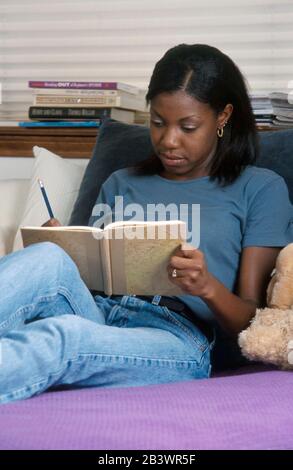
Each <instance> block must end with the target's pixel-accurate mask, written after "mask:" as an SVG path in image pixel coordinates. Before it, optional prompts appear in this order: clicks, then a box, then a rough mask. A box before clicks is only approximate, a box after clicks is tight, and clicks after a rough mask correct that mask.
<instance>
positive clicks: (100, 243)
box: [21, 220, 186, 296]
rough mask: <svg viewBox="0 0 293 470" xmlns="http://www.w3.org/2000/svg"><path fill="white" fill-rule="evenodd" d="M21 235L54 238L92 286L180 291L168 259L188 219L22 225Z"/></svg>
mask: <svg viewBox="0 0 293 470" xmlns="http://www.w3.org/2000/svg"><path fill="white" fill-rule="evenodd" d="M21 235H22V239H23V244H24V246H25V247H26V246H28V245H31V244H32V243H39V242H44V241H50V242H53V243H56V244H57V245H59V246H60V247H61V248H63V249H64V250H65V251H66V252H67V253H68V254H69V256H70V257H71V258H72V259H73V261H74V262H75V263H76V265H77V267H78V269H79V272H80V275H81V277H82V279H83V280H84V282H85V283H86V285H87V287H88V288H89V289H92V290H97V291H103V292H105V293H106V294H107V295H112V294H116V295H125V294H128V295H131V294H137V295H155V294H160V295H172V296H173V295H179V294H182V291H181V289H180V288H179V287H177V286H175V285H174V284H173V283H171V282H170V281H169V279H168V273H167V265H168V263H169V260H170V257H171V256H172V254H173V253H174V251H175V249H176V248H177V247H179V246H180V245H181V243H182V242H185V239H186V224H185V222H182V221H179V220H175V221H166V222H133V221H130V222H114V223H112V224H109V225H107V226H106V227H105V229H104V230H102V229H100V228H95V227H83V226H82V227H78V226H75V227H74V226H69V227H66V226H65V227H23V228H21ZM41 261H42V260H40V262H41Z"/></svg>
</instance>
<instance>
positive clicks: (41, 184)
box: [38, 179, 54, 219]
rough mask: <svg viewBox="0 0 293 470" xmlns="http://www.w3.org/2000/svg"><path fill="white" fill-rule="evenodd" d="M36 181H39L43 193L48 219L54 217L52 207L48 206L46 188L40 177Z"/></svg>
mask: <svg viewBox="0 0 293 470" xmlns="http://www.w3.org/2000/svg"><path fill="white" fill-rule="evenodd" d="M38 183H39V186H40V189H41V191H42V195H43V198H44V201H45V204H46V206H47V209H48V212H49V216H50V219H54V214H53V211H52V208H51V206H50V203H49V199H48V196H47V193H46V190H45V187H44V184H43V181H42V180H40V179H38Z"/></svg>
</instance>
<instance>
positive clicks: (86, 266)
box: [21, 227, 104, 291]
mask: <svg viewBox="0 0 293 470" xmlns="http://www.w3.org/2000/svg"><path fill="white" fill-rule="evenodd" d="M87 229H88V230H83V229H82V230H79V228H78V229H75V228H73V227H23V228H21V234H22V238H23V244H24V246H25V247H26V246H29V245H31V244H33V243H40V242H46V241H49V242H52V243H55V244H56V245H58V246H60V247H61V248H63V250H64V251H66V253H67V254H68V255H69V256H70V257H71V258H72V260H73V261H74V262H75V264H76V265H77V267H78V270H79V272H80V276H81V278H82V279H83V281H84V282H85V284H86V285H87V287H88V288H89V289H93V290H99V291H103V290H104V277H103V272H102V260H101V239H98V238H96V237H95V236H94V235H97V233H96V232H97V231H98V230H97V229H95V230H94V231H93V230H91V228H90V227H87ZM100 232H102V231H101V230H100ZM40 262H41V260H40Z"/></svg>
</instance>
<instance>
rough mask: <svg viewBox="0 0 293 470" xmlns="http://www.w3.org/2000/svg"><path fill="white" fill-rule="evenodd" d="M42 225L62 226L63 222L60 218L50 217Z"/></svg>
mask: <svg viewBox="0 0 293 470" xmlns="http://www.w3.org/2000/svg"><path fill="white" fill-rule="evenodd" d="M42 227H62V224H61V223H60V222H59V220H58V219H49V220H47V222H45V223H44V224H43V225H42Z"/></svg>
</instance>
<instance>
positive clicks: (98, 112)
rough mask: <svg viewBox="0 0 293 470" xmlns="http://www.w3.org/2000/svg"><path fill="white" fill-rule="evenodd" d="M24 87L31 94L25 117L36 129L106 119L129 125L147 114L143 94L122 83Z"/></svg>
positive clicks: (35, 83)
mask: <svg viewBox="0 0 293 470" xmlns="http://www.w3.org/2000/svg"><path fill="white" fill-rule="evenodd" d="M28 86H29V88H30V89H31V90H32V94H33V103H32V106H30V107H29V113H28V115H29V118H30V119H31V120H33V121H34V122H37V121H38V122H40V125H42V124H41V123H43V124H44V121H45V122H48V125H50V123H51V125H52V123H55V125H58V124H57V123H59V125H66V123H67V124H68V125H85V126H89V125H91V124H90V123H92V125H94V123H96V125H98V124H99V123H100V122H101V121H103V119H106V118H112V119H116V120H118V121H122V122H126V123H133V122H135V117H136V113H137V112H138V113H146V111H147V110H146V104H145V91H143V90H140V89H139V88H138V87H135V86H133V85H128V84H125V83H119V82H71V81H68V82H67V81H62V82H60V81H29V82H28ZM20 125H24V126H28V125H30V123H29V122H23V123H20ZM31 125H33V123H32V122H31ZM53 125H54V124H53Z"/></svg>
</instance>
